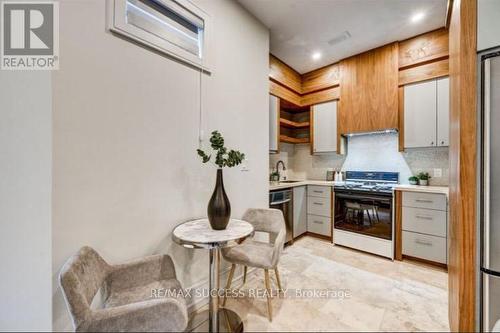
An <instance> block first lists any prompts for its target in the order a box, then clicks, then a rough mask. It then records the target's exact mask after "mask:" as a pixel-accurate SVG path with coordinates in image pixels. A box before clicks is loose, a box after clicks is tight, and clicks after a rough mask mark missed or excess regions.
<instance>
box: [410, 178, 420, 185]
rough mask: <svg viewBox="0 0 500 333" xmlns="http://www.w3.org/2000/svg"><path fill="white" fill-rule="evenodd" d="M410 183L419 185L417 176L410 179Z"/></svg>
mask: <svg viewBox="0 0 500 333" xmlns="http://www.w3.org/2000/svg"><path fill="white" fill-rule="evenodd" d="M408 181H409V182H410V185H418V177H416V176H411V177H410V178H408Z"/></svg>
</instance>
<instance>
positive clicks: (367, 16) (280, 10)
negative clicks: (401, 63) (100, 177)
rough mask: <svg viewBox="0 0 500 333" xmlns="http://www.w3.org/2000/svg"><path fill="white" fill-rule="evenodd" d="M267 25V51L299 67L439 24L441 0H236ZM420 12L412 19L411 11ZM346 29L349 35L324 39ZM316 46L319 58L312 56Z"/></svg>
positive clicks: (308, 67) (441, 20) (303, 68)
mask: <svg viewBox="0 0 500 333" xmlns="http://www.w3.org/2000/svg"><path fill="white" fill-rule="evenodd" d="M238 1H239V2H240V3H241V4H242V5H243V6H244V7H245V8H246V9H247V10H248V11H250V12H251V13H252V14H253V15H254V16H255V17H257V18H258V19H259V20H260V21H261V22H262V23H264V24H265V25H266V26H267V27H268V28H269V29H270V31H271V45H270V49H271V53H272V54H274V55H275V56H277V57H278V58H280V59H281V60H283V61H284V62H285V63H287V64H288V65H290V66H292V67H293V68H294V69H295V70H297V71H298V72H299V73H305V72H309V71H311V70H314V69H316V68H320V67H323V66H325V65H328V64H331V63H334V62H337V61H339V60H341V59H344V58H347V57H349V56H352V55H355V54H358V53H362V52H364V51H367V50H370V49H373V48H375V47H377V46H382V45H385V44H388V43H391V42H394V41H398V40H403V39H406V38H409V37H412V36H415V35H418V34H421V33H424V32H427V31H431V30H434V29H437V28H440V27H443V26H444V24H445V18H446V5H447V0H238ZM417 12H423V13H425V17H424V19H423V20H422V21H420V22H418V23H411V17H412V16H413V15H414V14H415V13H417ZM344 31H348V32H349V33H350V35H351V37H350V38H348V39H346V40H344V41H342V42H340V43H338V44H336V45H330V44H329V43H328V41H330V40H332V39H334V38H335V37H338V36H339V35H340V34H342V33H343V32H344ZM316 51H319V52H321V53H322V58H321V59H320V60H317V61H313V60H312V58H311V54H312V53H313V52H316Z"/></svg>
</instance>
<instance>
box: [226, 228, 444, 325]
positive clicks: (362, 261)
mask: <svg viewBox="0 0 500 333" xmlns="http://www.w3.org/2000/svg"><path fill="white" fill-rule="evenodd" d="M279 268H280V275H281V279H282V284H283V289H285V290H287V292H286V295H285V296H283V295H282V296H281V297H275V298H273V301H272V307H273V320H272V322H269V321H268V319H267V304H266V299H265V298H264V297H260V298H259V297H242V298H235V299H228V301H227V304H226V307H227V308H229V309H232V310H233V311H235V312H237V313H238V314H239V315H240V317H241V318H242V319H243V321H244V325H245V331H247V332H249V331H420V330H422V331H449V326H448V296H447V281H448V275H447V273H446V272H445V271H444V270H442V269H439V268H433V267H429V266H425V265H422V264H418V263H415V262H407V261H405V262H397V261H395V262H392V261H390V260H387V259H383V258H380V257H377V256H373V255H369V254H365V253H361V252H358V251H354V250H350V249H346V248H343V247H338V246H333V245H332V244H331V243H329V242H326V241H322V240H318V239H315V238H311V237H304V238H301V239H300V240H298V241H297V242H295V244H294V245H292V246H290V247H287V248H286V249H285V251H284V254H283V256H282V258H281V262H280V265H279ZM271 276H272V277H273V280H272V284H273V287H274V288H276V280H275V279H274V274H273V273H271ZM263 277H264V273H263V271H262V270H255V271H252V272H251V273H250V274H249V277H248V279H247V283H246V284H245V285H244V286H243V287H242V289H241V290H242V291H243V292H245V293H248V292H249V288H262V287H263V285H264V284H263V283H264V278H263ZM221 282H223V285H225V281H221ZM240 286H241V283H240V285H238V284H236V285H235V286H233V287H240ZM296 289H330V290H331V291H337V292H339V291H344V292H346V293H349V294H346V295H347V296H350V297H345V298H300V297H299V298H297V297H295V295H296V292H295V290H296Z"/></svg>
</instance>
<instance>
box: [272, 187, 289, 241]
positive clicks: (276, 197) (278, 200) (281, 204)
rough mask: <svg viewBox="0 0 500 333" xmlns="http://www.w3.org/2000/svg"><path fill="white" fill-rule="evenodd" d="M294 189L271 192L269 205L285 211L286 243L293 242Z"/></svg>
mask: <svg viewBox="0 0 500 333" xmlns="http://www.w3.org/2000/svg"><path fill="white" fill-rule="evenodd" d="M292 197H293V191H292V190H291V189H286V190H276V191H271V192H269V207H270V208H274V209H279V210H281V211H282V212H283V216H284V217H285V224H286V238H285V244H286V245H290V244H292V243H293V201H292Z"/></svg>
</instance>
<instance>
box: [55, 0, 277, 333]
mask: <svg viewBox="0 0 500 333" xmlns="http://www.w3.org/2000/svg"><path fill="white" fill-rule="evenodd" d="M196 3H197V4H198V5H199V6H200V7H202V8H203V9H204V10H205V11H206V12H208V13H209V14H210V15H211V16H212V20H213V24H214V29H213V45H212V47H213V48H212V50H213V52H215V54H214V59H215V64H214V72H213V74H212V75H211V76H206V75H205V76H204V77H203V80H204V93H203V95H204V124H203V128H204V129H205V132H206V134H205V138H208V136H209V132H210V131H211V130H213V129H218V130H220V131H221V132H222V133H223V135H224V137H225V139H226V142H227V145H228V146H230V147H234V148H237V149H240V150H241V151H242V152H244V153H246V155H247V157H248V160H249V161H248V167H249V169H250V171H248V172H242V171H241V168H235V169H232V170H225V174H224V176H225V185H226V190H227V193H228V195H229V197H230V200H231V204H232V209H233V210H232V212H233V216H234V217H241V215H242V214H243V212H244V210H245V209H246V208H248V207H265V206H267V189H268V183H267V165H268V158H269V157H268V151H267V145H268V115H267V104H268V52H269V46H268V44H269V35H268V31H267V29H265V28H264V27H263V26H262V25H261V24H260V23H259V22H257V21H256V20H255V19H254V18H253V17H251V16H250V15H249V14H247V12H246V11H244V10H243V9H242V8H241V7H240V6H239V4H237V3H236V2H235V1H230V0H227V1H226V0H210V1H208V0H205V1H201V0H200V1H196ZM60 6H61V8H60V12H61V15H60V27H61V29H60V30H61V38H60V49H61V58H60V59H61V60H60V61H61V63H60V66H61V69H60V70H59V71H58V72H56V73H54V77H53V103H54V160H53V161H54V193H53V201H54V211H53V215H54V217H53V283H54V295H53V300H54V329H68V328H70V324H69V316H68V314H67V311H66V309H65V306H64V304H63V300H62V297H61V291H60V290H59V288H58V285H57V275H58V272H59V270H60V268H61V266H62V265H63V263H64V261H65V260H66V259H67V258H68V257H69V256H71V255H72V254H73V253H75V252H76V251H77V250H78V249H79V248H80V247H81V246H83V245H90V246H92V247H94V248H95V249H96V250H97V251H98V252H100V253H101V254H102V255H103V256H104V257H105V259H107V260H108V261H110V262H112V263H113V262H119V261H123V260H128V259H131V258H134V257H140V256H145V255H149V254H152V253H168V254H170V255H172V256H173V259H174V262H175V264H176V269H177V273H178V277H179V279H180V280H181V282H182V284H183V286H184V287H190V286H193V285H199V284H204V283H205V281H207V279H208V257H207V252H205V251H203V250H187V249H183V248H181V247H180V246H178V245H176V244H173V243H172V241H171V231H172V229H173V228H174V226H176V225H177V224H179V223H180V222H182V221H184V220H187V219H190V218H194V217H200V216H205V215H206V205H207V202H208V200H209V197H210V195H211V192H212V190H213V186H214V184H215V169H213V168H212V167H210V166H206V165H202V164H201V162H200V161H199V159H198V157H197V155H196V152H195V150H196V148H197V147H198V128H199V115H198V103H199V100H198V96H199V90H198V87H199V72H197V71H196V70H194V69H193V68H190V67H188V66H185V65H183V64H181V63H178V62H176V61H173V60H171V59H169V58H167V57H164V56H162V55H160V54H158V53H156V52H152V51H150V50H148V49H145V48H143V47H141V46H138V45H135V44H133V43H130V42H129V41H126V40H124V39H122V38H119V37H116V36H114V35H112V34H111V33H109V32H107V31H106V29H105V3H104V2H103V1H102V0H92V1H91V0H84V1H83V0H82V1H69V2H61V3H60ZM90 18H91V21H89V19H90ZM89 22H91V24H89Z"/></svg>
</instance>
